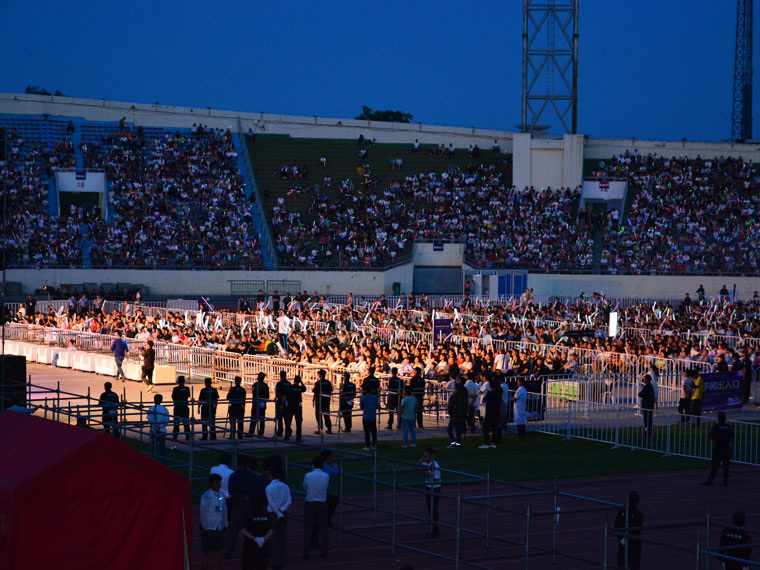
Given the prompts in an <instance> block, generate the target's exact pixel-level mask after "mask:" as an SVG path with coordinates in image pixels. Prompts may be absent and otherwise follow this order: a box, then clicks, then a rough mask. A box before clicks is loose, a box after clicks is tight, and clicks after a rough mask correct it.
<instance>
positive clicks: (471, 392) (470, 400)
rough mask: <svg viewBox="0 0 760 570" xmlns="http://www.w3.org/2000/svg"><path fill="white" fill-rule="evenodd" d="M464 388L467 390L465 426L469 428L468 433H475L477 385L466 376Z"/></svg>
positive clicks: (470, 377)
mask: <svg viewBox="0 0 760 570" xmlns="http://www.w3.org/2000/svg"><path fill="white" fill-rule="evenodd" d="M464 388H465V390H467V425H468V426H469V428H470V433H475V401H476V400H477V399H478V385H477V384H476V383H475V381H474V380H473V379H472V376H470V375H468V376H467V382H465V383H464Z"/></svg>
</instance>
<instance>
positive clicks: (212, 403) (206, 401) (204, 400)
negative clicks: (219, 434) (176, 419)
mask: <svg viewBox="0 0 760 570" xmlns="http://www.w3.org/2000/svg"><path fill="white" fill-rule="evenodd" d="M204 382H205V384H206V387H205V388H203V390H201V393H200V394H199V395H198V404H199V405H198V408H199V410H200V413H201V433H202V434H203V435H202V436H201V440H206V439H208V438H209V432H211V433H210V435H211V439H216V405H217V402H218V401H219V392H218V391H217V389H216V388H214V387H213V386H212V385H211V378H206V380H204Z"/></svg>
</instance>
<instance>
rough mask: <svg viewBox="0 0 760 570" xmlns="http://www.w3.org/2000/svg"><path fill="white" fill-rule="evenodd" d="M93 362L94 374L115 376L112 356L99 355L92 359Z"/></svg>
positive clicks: (114, 364)
mask: <svg viewBox="0 0 760 570" xmlns="http://www.w3.org/2000/svg"><path fill="white" fill-rule="evenodd" d="M94 360H95V372H97V373H98V374H104V375H106V376H116V361H115V360H114V358H113V356H111V355H110V354H109V355H105V354H99V355H98V356H96V357H95V358H94Z"/></svg>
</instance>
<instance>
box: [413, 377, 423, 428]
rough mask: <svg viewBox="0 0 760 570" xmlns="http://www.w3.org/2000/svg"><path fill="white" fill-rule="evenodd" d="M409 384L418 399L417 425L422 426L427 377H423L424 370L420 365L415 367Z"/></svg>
mask: <svg viewBox="0 0 760 570" xmlns="http://www.w3.org/2000/svg"><path fill="white" fill-rule="evenodd" d="M409 386H411V388H412V395H413V396H414V397H415V399H416V400H417V411H416V412H415V413H416V415H417V427H418V428H421V427H422V408H423V405H424V402H425V379H424V378H423V377H422V370H420V368H419V366H418V367H416V368H415V369H414V375H413V376H412V377H411V378H410V380H409Z"/></svg>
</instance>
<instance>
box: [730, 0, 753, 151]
mask: <svg viewBox="0 0 760 570" xmlns="http://www.w3.org/2000/svg"><path fill="white" fill-rule="evenodd" d="M752 15H753V14H752V0H737V2H736V50H735V53H734V106H733V113H732V114H731V138H733V139H734V140H735V141H740V142H744V141H747V140H750V139H751V138H752V20H753V17H752Z"/></svg>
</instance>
